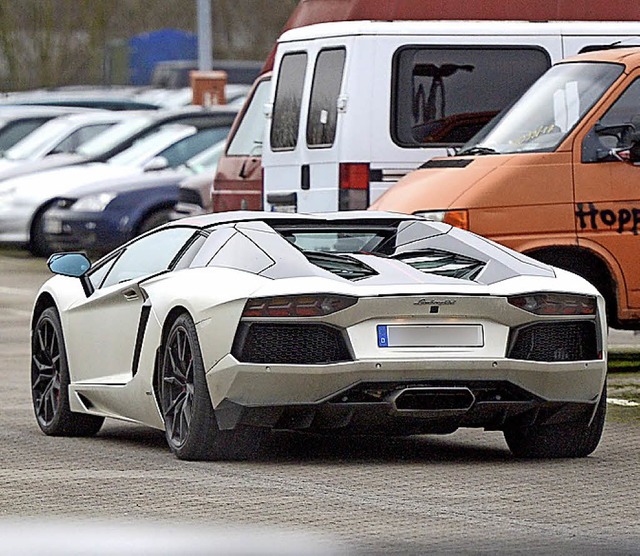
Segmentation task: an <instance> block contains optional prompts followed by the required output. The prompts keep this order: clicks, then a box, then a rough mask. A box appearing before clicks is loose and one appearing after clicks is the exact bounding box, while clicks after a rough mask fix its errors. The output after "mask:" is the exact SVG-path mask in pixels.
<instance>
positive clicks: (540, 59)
mask: <svg viewBox="0 0 640 556" xmlns="http://www.w3.org/2000/svg"><path fill="white" fill-rule="evenodd" d="M550 65H551V60H550V58H549V55H548V54H547V52H546V51H544V50H542V49H540V48H537V47H517V48H516V47H499V46H495V47H486V46H483V47H473V46H471V47H469V46H464V47H462V46H454V47H432V46H408V47H404V48H401V49H400V50H398V52H397V53H396V54H395V56H394V60H393V74H394V83H393V95H392V101H391V102H392V106H391V118H392V121H391V132H392V136H393V139H394V141H395V142H396V143H397V144H399V145H400V146H403V147H422V146H425V145H443V146H448V145H462V144H463V143H466V142H467V141H468V140H469V139H470V138H471V137H473V136H474V135H475V134H476V133H477V132H478V131H479V130H480V129H481V128H482V127H483V126H484V125H485V124H486V123H488V122H489V121H490V120H491V118H493V116H495V115H496V114H497V113H498V112H499V111H500V110H502V109H503V108H505V107H506V106H507V105H509V104H510V103H511V102H513V101H514V100H515V99H517V98H518V97H519V96H520V95H522V93H524V92H525V91H526V90H527V89H528V88H529V86H530V85H531V84H532V83H533V82H534V81H535V80H536V79H537V78H538V77H539V76H540V75H542V74H543V73H544V72H545V71H546V70H547V69H548V68H549V67H550Z"/></svg>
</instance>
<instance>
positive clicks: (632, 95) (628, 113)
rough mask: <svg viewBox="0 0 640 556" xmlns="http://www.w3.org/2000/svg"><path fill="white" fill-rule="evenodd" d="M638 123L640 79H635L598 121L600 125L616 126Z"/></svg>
mask: <svg viewBox="0 0 640 556" xmlns="http://www.w3.org/2000/svg"><path fill="white" fill-rule="evenodd" d="M639 123H640V79H636V80H635V81H634V82H633V83H632V84H631V85H629V87H627V89H626V90H625V91H624V93H622V94H621V95H620V98H618V100H616V101H615V103H614V104H613V106H612V107H611V108H609V110H607V113H606V114H605V115H604V116H603V117H602V118H601V119H600V125H602V126H605V127H608V126H618V125H624V124H634V125H635V126H637V125H638V124H639Z"/></svg>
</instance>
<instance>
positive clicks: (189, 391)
mask: <svg viewBox="0 0 640 556" xmlns="http://www.w3.org/2000/svg"><path fill="white" fill-rule="evenodd" d="M193 371H194V361H193V346H192V343H191V341H190V338H189V332H188V330H187V329H186V327H185V326H183V325H181V326H176V325H175V324H174V326H173V328H172V329H171V333H170V335H169V338H168V340H167V345H166V348H165V355H164V365H163V369H162V402H163V408H164V419H165V427H166V429H167V440H168V441H169V443H170V445H171V446H172V447H175V448H176V449H179V448H180V447H182V446H183V445H184V443H185V442H186V440H187V438H188V434H189V426H190V425H191V416H192V411H193V394H194V381H193Z"/></svg>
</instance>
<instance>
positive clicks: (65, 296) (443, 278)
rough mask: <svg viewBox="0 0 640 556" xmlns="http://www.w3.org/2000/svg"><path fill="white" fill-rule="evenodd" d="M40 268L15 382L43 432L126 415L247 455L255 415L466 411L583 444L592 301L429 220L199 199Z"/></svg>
mask: <svg viewBox="0 0 640 556" xmlns="http://www.w3.org/2000/svg"><path fill="white" fill-rule="evenodd" d="M48 264H49V267H50V269H51V270H52V271H53V272H54V273H56V274H58V276H54V277H52V278H51V279H50V280H48V281H47V282H46V283H45V284H44V285H43V286H42V288H41V290H40V292H39V293H38V296H37V298H36V301H35V306H34V310H33V319H32V342H31V345H32V360H31V388H32V395H33V404H34V408H35V415H36V418H37V422H38V424H39V426H40V428H41V429H42V430H43V431H44V432H45V433H46V434H49V435H63V436H64V435H68V436H72V435H83V436H84V435H93V434H96V433H97V432H98V430H99V429H100V426H101V425H102V423H103V421H104V418H105V417H113V418H117V419H125V420H128V421H133V422H137V423H143V424H145V425H148V426H150V427H156V428H158V429H164V430H165V431H166V438H167V442H168V444H169V447H170V448H171V450H172V451H173V452H174V453H175V454H176V455H177V457H179V458H182V459H216V458H237V457H247V456H248V455H250V454H251V453H252V451H254V450H255V449H257V447H258V446H259V445H260V441H261V439H262V438H264V436H265V434H268V433H269V431H272V430H293V431H308V432H316V433H325V434H337V433H343V432H344V433H349V432H350V433H353V432H357V433H360V434H386V435H412V434H425V433H449V432H452V431H454V430H456V429H457V428H458V427H482V428H484V429H486V430H500V431H504V436H505V439H506V442H507V445H508V446H509V448H510V449H511V451H512V453H513V454H514V455H516V456H518V457H583V456H586V455H588V454H590V453H591V452H592V451H593V450H594V449H595V448H596V446H597V444H598V442H599V440H600V436H601V433H602V429H603V423H604V417H605V410H606V399H605V398H606V397H605V388H606V381H605V377H606V346H605V337H606V336H605V333H606V322H605V310H604V301H603V298H602V297H601V296H600V295H599V294H598V292H597V290H596V289H595V288H594V287H593V286H591V285H590V284H589V283H588V282H586V281H585V280H583V279H582V278H579V277H578V276H575V275H573V274H570V273H568V272H565V271H563V270H559V269H557V268H553V267H550V266H547V265H545V264H542V263H539V262H537V261H534V260H532V259H530V258H528V257H526V256H524V255H521V254H519V253H516V252H514V251H511V250H509V249H506V248H504V247H502V246H500V245H498V244H495V243H492V242H490V241H487V240H485V239H483V238H481V237H479V236H476V235H474V234H472V233H469V232H465V231H462V230H459V229H457V228H452V227H451V226H449V225H446V224H442V223H437V222H429V221H426V220H423V219H422V218H420V217H414V216H406V215H398V214H390V213H375V212H344V213H336V214H316V215H301V214H278V213H257V212H256V213H252V212H236V213H221V214H211V215H205V216H198V217H194V218H188V219H183V220H179V221H175V222H173V223H170V224H167V225H165V226H163V227H161V228H157V229H155V230H153V231H151V232H149V233H147V234H145V235H143V236H141V237H138V238H137V239H135V240H133V241H131V242H129V243H128V244H126V245H124V246H122V247H120V248H118V249H116V250H115V251H113V252H112V253H110V254H109V255H107V256H106V257H103V258H102V259H100V260H99V261H97V262H96V263H94V264H93V265H91V263H90V262H89V260H88V259H87V258H86V257H85V256H84V255H83V254H81V253H65V254H56V255H53V256H52V257H51V258H50V260H49V263H48Z"/></svg>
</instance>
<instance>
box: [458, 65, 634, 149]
mask: <svg viewBox="0 0 640 556" xmlns="http://www.w3.org/2000/svg"><path fill="white" fill-rule="evenodd" d="M623 69H624V68H623V66H621V65H619V64H611V63H596V62H572V63H566V64H558V65H557V66H554V67H552V68H551V69H550V70H549V71H547V72H546V73H545V74H544V75H543V76H542V77H540V79H538V81H536V82H535V83H534V84H533V85H532V86H531V88H530V89H529V90H528V91H527V92H526V93H525V94H524V95H523V96H522V97H521V98H520V99H519V100H518V101H516V102H515V103H514V104H513V106H511V107H510V108H508V109H506V110H505V111H504V112H503V113H502V114H501V115H500V116H498V117H496V118H495V119H494V121H493V122H492V123H491V124H489V125H488V126H487V127H486V128H484V129H483V130H482V131H480V132H479V133H478V134H476V135H475V136H474V137H473V138H472V139H471V140H470V141H469V142H468V143H467V144H466V145H464V147H462V148H461V149H460V151H459V152H458V154H459V155H469V154H508V153H520V152H551V151H553V150H555V149H556V148H557V147H558V145H559V144H560V143H561V142H562V140H563V139H564V138H565V137H566V136H567V135H568V134H569V133H570V132H571V130H572V129H573V128H574V126H575V125H576V124H577V123H578V122H579V121H580V119H581V118H582V117H583V116H584V115H585V114H586V112H587V111H588V110H589V109H590V108H591V107H592V106H593V105H594V104H595V102H596V101H597V100H598V99H599V98H600V97H601V96H602V95H603V93H604V92H605V91H606V90H607V89H608V88H609V87H610V86H611V84H612V83H613V82H614V81H615V80H616V79H617V78H618V77H619V76H620V75H621V73H622V71H623Z"/></svg>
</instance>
